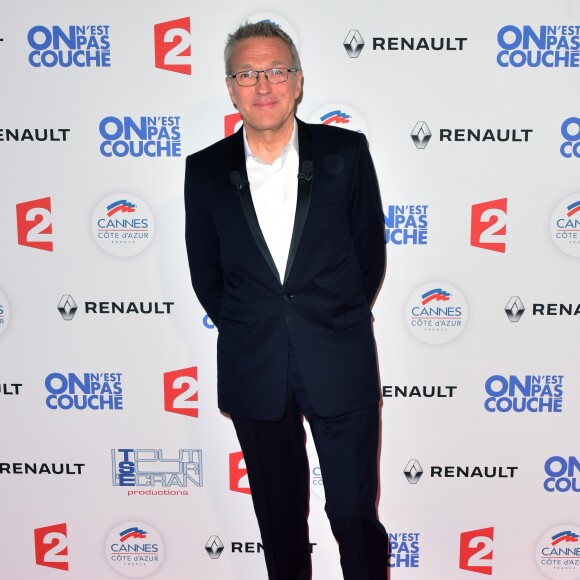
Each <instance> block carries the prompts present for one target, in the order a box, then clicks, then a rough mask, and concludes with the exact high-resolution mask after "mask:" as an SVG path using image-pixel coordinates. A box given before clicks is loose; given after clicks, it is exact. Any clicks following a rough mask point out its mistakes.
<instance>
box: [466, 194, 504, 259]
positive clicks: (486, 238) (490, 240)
mask: <svg viewBox="0 0 580 580" xmlns="http://www.w3.org/2000/svg"><path fill="white" fill-rule="evenodd" d="M506 222H507V198H506V197H504V198H502V199H494V200H493V201H486V202H483V203H477V204H475V205H472V206H471V245H472V246H474V247H475V248H483V249H484V250H491V251H493V252H501V253H502V254H505V248H506Z"/></svg>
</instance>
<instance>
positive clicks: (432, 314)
mask: <svg viewBox="0 0 580 580" xmlns="http://www.w3.org/2000/svg"><path fill="white" fill-rule="evenodd" d="M405 318H406V320H407V326H408V327H409V330H410V331H411V332H412V333H413V335H415V336H416V337H417V338H418V339H419V340H421V341H423V342H427V343H429V344H443V343H446V342H449V341H450V340H453V339H454V338H456V337H457V336H459V334H461V332H463V329H464V328H465V325H466V323H467V303H466V301H465V298H464V297H463V295H462V294H461V292H459V290H457V288H454V287H453V286H451V284H447V283H442V282H431V283H429V284H425V285H423V286H421V287H420V288H417V290H415V291H414V292H413V293H412V294H411V296H410V298H409V300H408V302H407V306H406V308H405Z"/></svg>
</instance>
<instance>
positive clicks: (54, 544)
mask: <svg viewBox="0 0 580 580" xmlns="http://www.w3.org/2000/svg"><path fill="white" fill-rule="evenodd" d="M34 551H35V554H36V563H37V564H38V565H39V566H47V567H48V568H57V569H58V570H67V571H68V538H67V531H66V524H55V525H53V526H46V527H44V528H36V529H35V530H34Z"/></svg>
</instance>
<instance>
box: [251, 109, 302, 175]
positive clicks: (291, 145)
mask: <svg viewBox="0 0 580 580" xmlns="http://www.w3.org/2000/svg"><path fill="white" fill-rule="evenodd" d="M242 135H243V137H244V153H245V156H246V161H247V160H248V157H250V156H251V157H252V159H255V160H256V161H258V162H259V163H263V164H264V165H268V164H266V163H264V161H262V160H261V159H260V158H259V157H258V156H257V155H254V154H253V153H252V150H251V149H250V145H249V143H248V137H247V136H246V128H245V127H242ZM291 149H294V150H295V151H296V153H298V123H297V122H296V118H294V128H293V129H292V136H291V137H290V141H288V144H287V145H286V147H284V149H282V153H280V157H279V158H278V159H282V160H284V159H285V158H286V156H287V155H288V153H289V151H290V150H291Z"/></svg>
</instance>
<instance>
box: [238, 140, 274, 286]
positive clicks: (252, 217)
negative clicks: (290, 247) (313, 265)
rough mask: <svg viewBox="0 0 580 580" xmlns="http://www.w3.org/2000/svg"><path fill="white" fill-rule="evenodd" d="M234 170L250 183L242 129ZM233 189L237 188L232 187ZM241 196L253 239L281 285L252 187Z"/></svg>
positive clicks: (244, 190) (245, 186) (243, 190)
mask: <svg viewBox="0 0 580 580" xmlns="http://www.w3.org/2000/svg"><path fill="white" fill-rule="evenodd" d="M233 153H234V159H233V161H234V169H235V170H236V171H238V172H239V174H240V175H241V178H242V182H243V183H245V184H247V183H248V172H247V171H246V157H245V154H244V140H243V137H242V129H239V130H238V132H237V133H236V141H235V142H234V152H233ZM232 187H235V186H234V185H232ZM238 192H239V196H240V203H241V204H242V210H243V212H244V216H245V218H246V221H247V222H248V227H249V228H250V232H251V233H252V237H253V238H254V241H255V242H256V245H257V246H258V249H259V250H260V253H261V254H262V256H263V258H264V260H266V264H268V266H269V267H270V270H272V274H274V277H275V278H276V281H277V282H278V284H280V283H281V282H280V280H281V278H280V274H279V273H278V269H277V268H276V264H275V263H274V260H273V258H272V254H270V250H269V249H268V244H266V240H265V239H264V234H263V233H262V230H261V229H260V223H259V222H258V216H257V215H256V209H255V208H254V203H253V202H252V192H251V191H250V186H249V184H248V185H243V186H242V187H240V188H239V189H238Z"/></svg>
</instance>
